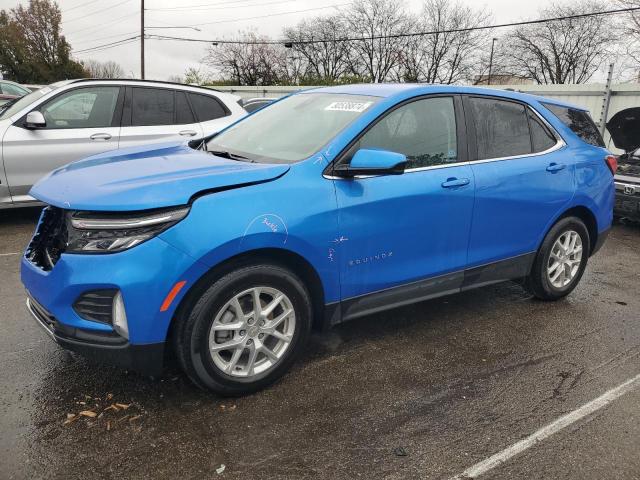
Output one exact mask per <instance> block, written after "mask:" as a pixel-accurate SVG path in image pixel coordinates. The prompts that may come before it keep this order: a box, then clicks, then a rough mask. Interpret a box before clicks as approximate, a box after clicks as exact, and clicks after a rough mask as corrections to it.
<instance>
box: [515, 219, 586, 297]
mask: <svg viewBox="0 0 640 480" xmlns="http://www.w3.org/2000/svg"><path fill="white" fill-rule="evenodd" d="M590 249H591V245H590V239H589V232H588V231H587V227H586V226H585V224H584V222H583V221H582V220H580V219H579V218H577V217H565V218H562V219H560V220H559V221H558V222H557V223H556V224H555V225H554V226H553V227H552V228H551V230H549V233H547V236H546V237H545V238H544V241H543V242H542V245H541V246H540V248H539V250H538V253H537V254H536V258H535V260H534V263H533V267H532V269H531V273H530V275H529V277H528V278H527V281H526V283H525V286H526V288H527V290H529V291H530V292H531V293H532V294H533V295H534V296H535V297H537V298H539V299H541V300H551V301H553V300H559V299H561V298H564V297H566V296H567V295H569V294H570V293H571V292H572V291H573V289H574V288H576V286H577V285H578V283H579V282H580V279H581V278H582V274H583V273H584V270H585V268H586V266H587V260H588V258H589V252H590V251H591V250H590Z"/></svg>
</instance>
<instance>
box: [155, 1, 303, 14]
mask: <svg viewBox="0 0 640 480" xmlns="http://www.w3.org/2000/svg"><path fill="white" fill-rule="evenodd" d="M252 1H255V0H233V1H228V2H215V3H201V4H199V5H182V6H180V7H161V8H147V9H146V10H154V11H161V10H162V11H165V10H191V9H194V8H208V7H211V6H215V5H230V4H234V3H246V2H252ZM292 1H293V0H292Z"/></svg>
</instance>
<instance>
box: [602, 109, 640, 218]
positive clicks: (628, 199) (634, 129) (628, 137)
mask: <svg viewBox="0 0 640 480" xmlns="http://www.w3.org/2000/svg"><path fill="white" fill-rule="evenodd" d="M607 130H608V131H609V134H610V135H611V140H613V144H614V145H615V146H616V147H617V148H619V149H621V150H624V152H625V153H624V154H622V155H620V156H619V157H618V170H617V172H616V176H615V182H616V203H615V207H614V209H613V212H614V214H615V215H616V216H617V217H627V218H630V219H633V220H640V107H633V108H626V109H624V110H622V111H620V112H618V113H616V114H615V115H614V116H613V117H611V120H609V122H608V123H607Z"/></svg>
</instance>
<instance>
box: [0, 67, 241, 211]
mask: <svg viewBox="0 0 640 480" xmlns="http://www.w3.org/2000/svg"><path fill="white" fill-rule="evenodd" d="M239 100H240V97H237V96H235V95H230V94H227V93H222V92H218V91H214V90H211V89H208V88H204V87H192V86H187V85H180V84H173V83H166V82H152V81H140V80H89V79H86V80H69V81H63V82H58V83H54V84H52V85H49V86H48V87H44V88H41V89H39V90H36V91H34V92H32V93H30V94H28V95H26V96H24V97H22V98H20V99H19V100H17V101H15V102H13V103H12V104H11V105H9V106H8V107H7V108H4V109H3V107H0V139H1V141H2V143H1V145H0V147H1V148H0V152H2V153H1V155H2V158H1V160H2V163H3V165H4V169H3V168H0V208H2V207H12V206H25V205H33V201H34V200H33V198H32V197H31V196H29V195H28V192H29V189H30V188H31V186H32V185H33V184H34V183H35V182H36V181H38V180H39V179H40V178H42V177H43V176H45V175H46V174H47V173H49V172H50V171H51V170H53V169H55V168H58V167H61V166H62V165H64V164H66V163H69V162H70V161H74V160H79V159H81V158H84V157H87V156H89V155H94V154H97V153H103V152H107V151H109V150H115V149H117V148H124V147H129V146H134V145H144V144H148V143H154V142H159V141H165V140H174V139H178V138H186V139H189V138H202V137H203V136H205V135H209V134H212V133H215V132H218V131H219V130H221V129H223V128H224V127H226V126H228V125H230V124H231V123H233V122H235V121H236V120H238V119H240V118H242V117H244V116H246V115H247V113H246V112H245V111H244V109H243V108H242V107H241V106H240V105H239V103H238V101H239Z"/></svg>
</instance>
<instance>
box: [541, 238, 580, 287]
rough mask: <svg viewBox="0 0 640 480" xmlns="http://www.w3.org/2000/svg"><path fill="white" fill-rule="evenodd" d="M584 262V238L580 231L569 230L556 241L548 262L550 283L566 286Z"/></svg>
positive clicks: (555, 285) (556, 285)
mask: <svg viewBox="0 0 640 480" xmlns="http://www.w3.org/2000/svg"><path fill="white" fill-rule="evenodd" d="M581 262H582V239H581V238H580V235H579V234H578V232H575V231H574V230H567V231H566V232H564V233H562V235H560V237H558V239H557V240H556V241H555V243H554V244H553V247H552V248H551V253H550V254H549V260H548V262H547V276H548V278H549V283H551V285H553V286H554V287H555V288H563V287H566V286H567V285H568V284H569V283H571V281H572V280H573V279H574V278H575V276H576V274H577V273H578V270H580V263H581Z"/></svg>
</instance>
